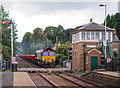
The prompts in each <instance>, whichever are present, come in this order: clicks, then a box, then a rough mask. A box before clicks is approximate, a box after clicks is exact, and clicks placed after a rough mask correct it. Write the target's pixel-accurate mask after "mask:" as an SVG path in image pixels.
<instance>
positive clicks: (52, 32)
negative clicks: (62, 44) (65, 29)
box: [44, 26, 57, 44]
mask: <svg viewBox="0 0 120 88" xmlns="http://www.w3.org/2000/svg"><path fill="white" fill-rule="evenodd" d="M56 32H57V27H53V26H48V27H46V28H45V30H44V33H47V38H48V39H49V40H51V41H52V42H53V44H55V42H56V36H57V33H56Z"/></svg>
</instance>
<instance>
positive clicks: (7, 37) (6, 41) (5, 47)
mask: <svg viewBox="0 0 120 88" xmlns="http://www.w3.org/2000/svg"><path fill="white" fill-rule="evenodd" d="M0 21H10V18H9V13H8V12H7V11H5V8H4V7H3V6H2V5H1V6H0ZM1 29H2V30H1V31H2V40H1V41H2V56H3V59H5V60H9V59H11V30H10V29H11V28H10V24H2V25H1ZM16 39H17V30H16V24H15V22H14V24H13V45H14V46H13V48H14V56H15V54H16V52H17V46H18V44H17V41H16Z"/></svg>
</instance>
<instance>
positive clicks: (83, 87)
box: [56, 74, 87, 88]
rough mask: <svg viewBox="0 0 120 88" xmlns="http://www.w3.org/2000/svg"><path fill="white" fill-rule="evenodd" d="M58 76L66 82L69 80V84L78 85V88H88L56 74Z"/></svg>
mask: <svg viewBox="0 0 120 88" xmlns="http://www.w3.org/2000/svg"><path fill="white" fill-rule="evenodd" d="M56 75H57V76H59V77H61V78H63V79H65V80H67V81H69V82H72V83H74V84H76V85H78V86H80V87H82V88H87V87H85V86H83V85H81V84H79V83H76V82H74V81H72V80H70V79H68V78H65V77H63V76H61V75H59V74H56Z"/></svg>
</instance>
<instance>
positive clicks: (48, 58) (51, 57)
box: [42, 56, 55, 62]
mask: <svg viewBox="0 0 120 88" xmlns="http://www.w3.org/2000/svg"><path fill="white" fill-rule="evenodd" d="M52 59H54V61H55V56H42V61H45V62H53V61H52Z"/></svg>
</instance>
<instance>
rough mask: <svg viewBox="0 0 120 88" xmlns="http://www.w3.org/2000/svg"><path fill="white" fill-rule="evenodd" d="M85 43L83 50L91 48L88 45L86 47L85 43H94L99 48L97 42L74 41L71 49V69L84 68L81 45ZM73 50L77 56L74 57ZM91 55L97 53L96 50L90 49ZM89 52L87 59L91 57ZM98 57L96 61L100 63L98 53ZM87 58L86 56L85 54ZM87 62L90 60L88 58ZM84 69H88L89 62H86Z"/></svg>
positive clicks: (80, 69) (79, 69)
mask: <svg viewBox="0 0 120 88" xmlns="http://www.w3.org/2000/svg"><path fill="white" fill-rule="evenodd" d="M84 44H85V45H86V46H85V51H88V50H89V49H91V48H90V47H87V45H95V46H96V48H99V47H100V43H99V42H79V43H74V44H73V45H72V47H73V51H72V70H73V71H83V70H84V47H83V45H84ZM75 51H76V52H77V58H76V59H75ZM90 54H91V55H98V54H99V53H98V52H97V51H92V52H91V53H90ZM90 54H89V57H88V59H90V58H91V55H90ZM86 55H87V53H86ZM98 56H99V58H98V61H99V63H100V55H98ZM86 58H87V56H86ZM89 63H90V60H89ZM86 66H87V67H86V70H87V71H90V67H91V66H90V64H89V66H88V65H87V64H86Z"/></svg>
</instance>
